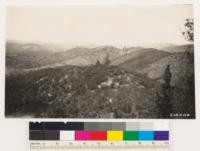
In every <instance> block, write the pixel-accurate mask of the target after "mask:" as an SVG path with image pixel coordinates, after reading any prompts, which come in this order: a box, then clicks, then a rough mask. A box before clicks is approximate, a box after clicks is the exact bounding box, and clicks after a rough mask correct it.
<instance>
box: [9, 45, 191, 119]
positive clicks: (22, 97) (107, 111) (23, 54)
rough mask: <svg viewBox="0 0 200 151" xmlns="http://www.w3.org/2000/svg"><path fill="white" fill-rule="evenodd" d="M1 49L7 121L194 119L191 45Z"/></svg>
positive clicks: (22, 47)
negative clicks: (5, 51)
mask: <svg viewBox="0 0 200 151" xmlns="http://www.w3.org/2000/svg"><path fill="white" fill-rule="evenodd" d="M6 49H7V53H6V116H8V117H10V116H14V117H21V116H22V117H23V116H27V117H52V118H57V117H60V118H64V117H68V118H175V117H173V115H170V114H173V113H174V114H176V113H182V114H183V115H184V113H187V114H186V115H184V116H188V114H189V116H188V117H187V118H194V105H191V104H194V82H193V79H194V64H193V59H192V58H193V55H194V52H193V45H184V46H182V45H181V46H172V48H170V47H167V49H165V48H163V49H159V50H158V49H155V48H143V47H130V48H126V47H124V48H123V49H119V48H116V47H113V46H101V47H95V48H86V47H75V48H72V49H69V50H64V48H59V47H56V46H51V45H46V44H32V43H31V44H29V43H27V44H24V43H17V42H7V44H6ZM26 49H28V51H27V50H26ZM54 49H58V50H60V51H53V50H54ZM171 49H172V50H171ZM176 50H177V51H176ZM27 52H28V53H27ZM168 74H169V75H171V77H169V78H168V79H167V77H168ZM188 105H189V106H190V107H189V106H188ZM184 116H183V117H182V118H184ZM179 118H180V117H179Z"/></svg>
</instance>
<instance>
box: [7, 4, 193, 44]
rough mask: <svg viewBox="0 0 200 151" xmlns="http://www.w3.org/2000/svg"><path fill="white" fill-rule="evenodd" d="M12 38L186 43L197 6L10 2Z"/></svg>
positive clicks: (81, 41)
mask: <svg viewBox="0 0 200 151" xmlns="http://www.w3.org/2000/svg"><path fill="white" fill-rule="evenodd" d="M6 11H7V14H6V16H7V17H6V39H12V40H18V41H29V42H45V43H65V44H66V45H67V44H68V45H79V46H80V45H84V46H87V45H88V46H89V45H113V46H118V47H122V46H133V45H135V44H144V43H173V44H184V43H187V41H186V40H185V39H184V38H183V36H182V34H181V32H182V29H183V25H184V22H185V19H186V18H191V17H193V7H192V5H178V4H176V5H175V4H174V5H169V4H168V5H60V6H59V5H55V6H53V5H33V6H31V5H27V6H26V5H22V6H19V5H18V6H17V5H15V6H14V5H13V6H7V10H6Z"/></svg>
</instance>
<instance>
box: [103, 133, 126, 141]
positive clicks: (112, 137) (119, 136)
mask: <svg viewBox="0 0 200 151" xmlns="http://www.w3.org/2000/svg"><path fill="white" fill-rule="evenodd" d="M107 140H108V141H121V140H123V131H107Z"/></svg>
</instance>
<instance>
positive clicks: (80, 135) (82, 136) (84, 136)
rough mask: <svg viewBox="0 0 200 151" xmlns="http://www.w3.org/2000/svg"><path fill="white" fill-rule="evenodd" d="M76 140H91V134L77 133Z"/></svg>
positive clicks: (86, 132)
mask: <svg viewBox="0 0 200 151" xmlns="http://www.w3.org/2000/svg"><path fill="white" fill-rule="evenodd" d="M75 140H91V132H90V131H75Z"/></svg>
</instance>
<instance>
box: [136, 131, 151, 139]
mask: <svg viewBox="0 0 200 151" xmlns="http://www.w3.org/2000/svg"><path fill="white" fill-rule="evenodd" d="M138 138H139V140H145V141H153V140H154V132H153V131H139V132H138Z"/></svg>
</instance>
